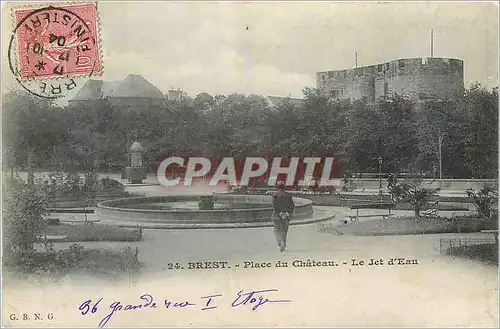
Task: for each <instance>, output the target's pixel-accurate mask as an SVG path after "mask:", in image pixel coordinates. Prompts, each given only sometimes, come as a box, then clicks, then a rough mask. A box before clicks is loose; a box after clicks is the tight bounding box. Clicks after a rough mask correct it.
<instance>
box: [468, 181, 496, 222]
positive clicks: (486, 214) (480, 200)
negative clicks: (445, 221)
mask: <svg viewBox="0 0 500 329" xmlns="http://www.w3.org/2000/svg"><path fill="white" fill-rule="evenodd" d="M465 193H467V196H468V197H469V198H471V199H472V201H473V202H474V205H475V206H476V210H477V213H478V214H479V215H480V216H481V217H483V218H484V219H486V220H491V219H492V214H493V211H492V210H493V204H494V203H495V200H496V199H497V197H498V195H497V191H496V190H495V189H493V188H492V187H491V186H489V185H485V186H484V187H483V188H482V189H481V190H479V191H478V192H475V191H474V190H473V189H467V190H466V191H465Z"/></svg>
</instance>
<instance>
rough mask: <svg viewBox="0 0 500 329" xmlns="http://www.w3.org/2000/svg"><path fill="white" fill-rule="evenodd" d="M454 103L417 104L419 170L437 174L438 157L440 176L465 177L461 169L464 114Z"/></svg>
mask: <svg viewBox="0 0 500 329" xmlns="http://www.w3.org/2000/svg"><path fill="white" fill-rule="evenodd" d="M459 101H460V99H457V100H456V101H454V102H452V101H441V100H431V101H426V102H423V103H420V104H419V106H418V108H417V110H418V116H417V139H418V156H417V160H416V163H417V165H418V167H419V169H420V170H423V171H431V170H432V169H433V168H434V167H435V168H436V173H437V174H438V175H437V177H439V173H438V172H437V170H438V169H439V165H440V162H439V158H440V157H441V166H442V168H441V169H442V172H443V175H445V174H446V175H449V176H450V175H451V176H453V177H468V175H469V173H468V170H467V168H466V167H465V165H464V163H465V143H464V142H465V138H466V130H464V129H463V128H464V125H465V122H466V116H465V112H464V110H463V107H462V106H461V104H460V102H459Z"/></svg>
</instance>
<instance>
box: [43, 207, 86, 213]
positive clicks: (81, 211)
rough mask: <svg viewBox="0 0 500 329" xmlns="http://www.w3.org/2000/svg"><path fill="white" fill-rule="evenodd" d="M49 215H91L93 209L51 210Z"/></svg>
mask: <svg viewBox="0 0 500 329" xmlns="http://www.w3.org/2000/svg"><path fill="white" fill-rule="evenodd" d="M49 212H50V213H54V214H93V213H94V209H86V208H84V209H81V208H51V209H49Z"/></svg>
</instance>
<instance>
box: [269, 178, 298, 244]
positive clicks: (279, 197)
mask: <svg viewBox="0 0 500 329" xmlns="http://www.w3.org/2000/svg"><path fill="white" fill-rule="evenodd" d="M294 209H295V204H294V203H293V199H292V196H291V195H290V193H287V192H285V182H284V181H278V190H277V191H276V192H274V193H273V224H274V234H275V235H276V242H277V243H278V247H279V248H280V251H281V252H283V251H285V248H286V236H287V234H288V225H289V224H290V220H291V219H292V214H293V210H294Z"/></svg>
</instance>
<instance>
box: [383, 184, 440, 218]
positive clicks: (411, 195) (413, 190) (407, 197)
mask: <svg viewBox="0 0 500 329" xmlns="http://www.w3.org/2000/svg"><path fill="white" fill-rule="evenodd" d="M439 190H440V189H439V188H436V189H431V188H425V187H420V184H419V181H415V182H406V183H396V184H395V185H393V186H392V187H391V189H390V193H391V199H392V201H393V202H396V203H397V202H407V203H409V204H411V205H412V206H413V210H414V211H415V217H417V218H419V217H420V211H421V210H423V209H425V208H426V207H427V206H428V205H429V203H430V201H431V200H432V199H433V198H434V196H435V195H436V194H437V192H438V191H439Z"/></svg>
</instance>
